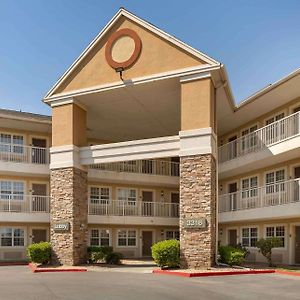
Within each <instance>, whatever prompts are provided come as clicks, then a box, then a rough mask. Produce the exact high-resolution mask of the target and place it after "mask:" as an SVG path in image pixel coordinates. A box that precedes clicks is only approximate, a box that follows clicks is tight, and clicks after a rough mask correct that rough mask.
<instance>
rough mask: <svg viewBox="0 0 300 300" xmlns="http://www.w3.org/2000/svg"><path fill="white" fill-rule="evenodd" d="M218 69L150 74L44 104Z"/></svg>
mask: <svg viewBox="0 0 300 300" xmlns="http://www.w3.org/2000/svg"><path fill="white" fill-rule="evenodd" d="M218 69H220V67H219V66H209V65H202V66H198V67H189V68H183V69H178V70H172V71H168V72H162V73H157V74H152V75H151V76H142V77H137V78H133V79H130V80H128V81H126V80H124V82H120V81H116V82H113V83H109V84H102V85H98V86H94V87H91V88H85V89H79V90H74V91H71V92H65V93H60V94H55V95H54V96H51V97H49V98H47V99H45V100H44V102H45V103H48V104H51V106H53V105H56V106H57V105H61V104H60V102H61V101H68V99H70V98H72V97H78V96H84V95H90V94H96V93H101V92H105V91H109V90H114V89H118V88H124V87H127V86H132V85H138V84H144V83H150V82H155V81H159V80H165V79H171V78H176V77H179V78H184V77H185V76H192V75H195V74H201V73H207V72H211V71H214V70H218Z"/></svg>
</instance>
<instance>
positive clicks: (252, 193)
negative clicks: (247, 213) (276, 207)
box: [242, 176, 258, 198]
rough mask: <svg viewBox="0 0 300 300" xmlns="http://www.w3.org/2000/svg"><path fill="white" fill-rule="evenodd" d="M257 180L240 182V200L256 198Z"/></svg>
mask: <svg viewBox="0 0 300 300" xmlns="http://www.w3.org/2000/svg"><path fill="white" fill-rule="evenodd" d="M257 186H258V178H257V176H254V177H250V178H245V179H243V180H242V198H250V197H256V196H257Z"/></svg>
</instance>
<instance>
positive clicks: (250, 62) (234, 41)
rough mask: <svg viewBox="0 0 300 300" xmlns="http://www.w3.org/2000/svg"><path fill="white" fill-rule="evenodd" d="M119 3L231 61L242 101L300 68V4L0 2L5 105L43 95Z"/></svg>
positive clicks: (263, 0)
mask: <svg viewBox="0 0 300 300" xmlns="http://www.w3.org/2000/svg"><path fill="white" fill-rule="evenodd" d="M120 6H123V7H125V8H127V9H128V10H130V11H132V12H133V13H135V14H137V15H138V16H140V17H142V18H144V19H145V20H147V21H149V22H151V23H153V24H155V25H156V26H158V27H159V28H161V29H163V30H164V31H166V32H168V33H170V34H172V35H175V36H176V37H177V38H179V39H181V40H183V41H184V42H186V43H187V44H189V45H191V46H193V47H195V48H197V49H199V50H200V51H202V52H205V53H206V54H208V55H210V56H211V57H213V58H215V59H217V60H218V61H220V62H222V63H224V64H225V65H226V68H227V71H228V73H229V78H230V82H231V86H232V89H233V94H234V96H235V99H236V101H237V102H240V101H241V100H243V99H244V98H246V97H248V96H249V95H250V94H252V93H254V92H255V91H257V90H259V89H261V88H263V87H264V86H266V85H268V84H269V83H272V82H274V81H276V80H278V79H280V78H281V77H283V76H285V75H287V74H288V73H290V72H291V71H293V70H295V69H297V68H299V67H300V18H299V12H300V1H297V0H295V1H294V0H288V1H287V0H285V1H281V0H247V1H246V0H245V1H243V0H235V1H233V0H226V1H225V0H222V1H218V0H215V1H202V0H198V1H188V0H186V1H179V0H173V1H162V0H160V1H156V0H151V1H142V0H139V1H138V0H136V1H133V0H132V1H113V0H107V1H100V0H98V1H97V0H51V1H47V0H11V1H9V0H6V1H5V0H0V37H1V40H0V107H2V108H9V109H17V110H22V111H31V112H36V113H44V114H50V110H49V108H48V107H47V106H46V105H45V104H43V103H42V102H41V99H42V98H43V96H44V95H45V94H46V92H47V91H48V90H49V89H50V87H51V86H52V85H53V84H54V83H55V82H56V80H57V79H58V78H59V77H60V76H61V74H62V73H63V72H64V71H65V70H66V69H67V68H68V67H69V66H70V64H71V63H72V62H73V61H74V60H75V59H76V58H77V57H78V56H79V54H80V53H81V52H82V51H83V49H85V47H86V46H87V45H88V43H89V42H90V41H91V40H92V39H93V38H94V37H95V36H96V35H97V34H98V32H99V31H100V30H101V29H102V27H103V26H105V24H106V23H107V22H108V21H109V20H110V18H111V17H112V16H113V15H114V14H115V13H116V11H117V10H118V9H119V7H120Z"/></svg>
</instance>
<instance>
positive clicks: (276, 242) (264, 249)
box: [256, 237, 282, 267]
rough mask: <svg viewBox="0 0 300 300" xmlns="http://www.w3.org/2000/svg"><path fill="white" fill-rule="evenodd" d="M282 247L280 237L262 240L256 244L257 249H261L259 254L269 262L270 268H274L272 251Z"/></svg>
mask: <svg viewBox="0 0 300 300" xmlns="http://www.w3.org/2000/svg"><path fill="white" fill-rule="evenodd" d="M281 246H282V240H281V239H280V238H278V237H271V238H267V239H260V240H258V241H257V243H256V247H257V248H258V249H259V252H260V253H261V254H262V255H263V256H264V257H265V258H266V259H267V260H268V263H269V267H272V266H273V262H272V249H273V248H277V247H281Z"/></svg>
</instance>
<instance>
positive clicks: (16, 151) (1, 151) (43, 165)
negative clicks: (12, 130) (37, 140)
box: [0, 143, 49, 175]
mask: <svg viewBox="0 0 300 300" xmlns="http://www.w3.org/2000/svg"><path fill="white" fill-rule="evenodd" d="M0 169H1V171H2V172H6V173H10V172H12V173H13V172H18V173H23V174H24V175H25V174H26V175H28V174H29V175H30V174H32V173H42V174H45V175H46V174H49V149H48V148H39V147H33V146H24V145H16V144H5V143H0Z"/></svg>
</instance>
